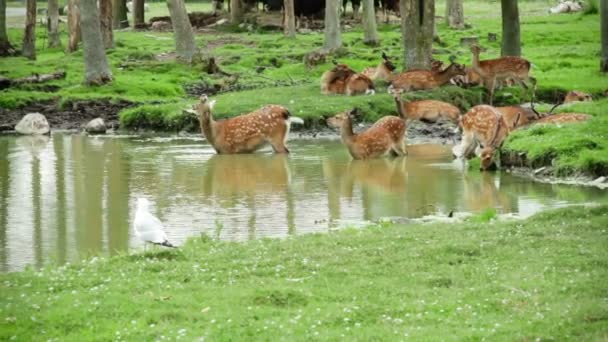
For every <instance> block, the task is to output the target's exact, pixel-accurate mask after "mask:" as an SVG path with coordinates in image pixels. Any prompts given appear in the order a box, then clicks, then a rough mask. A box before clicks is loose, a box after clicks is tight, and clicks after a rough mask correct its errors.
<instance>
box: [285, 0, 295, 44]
mask: <svg viewBox="0 0 608 342" xmlns="http://www.w3.org/2000/svg"><path fill="white" fill-rule="evenodd" d="M283 7H284V11H283V31H284V32H285V35H286V36H287V37H289V38H295V37H296V15H295V10H294V7H293V0H285V1H284V2H283Z"/></svg>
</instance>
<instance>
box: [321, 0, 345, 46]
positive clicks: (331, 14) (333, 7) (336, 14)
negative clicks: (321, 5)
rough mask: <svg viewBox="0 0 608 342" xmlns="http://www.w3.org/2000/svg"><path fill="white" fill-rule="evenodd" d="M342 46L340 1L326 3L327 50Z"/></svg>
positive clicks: (331, 0)
mask: <svg viewBox="0 0 608 342" xmlns="http://www.w3.org/2000/svg"><path fill="white" fill-rule="evenodd" d="M341 46H342V36H341V34H340V0H327V1H326V2H325V43H324V45H323V48H324V49H325V50H334V49H337V48H339V47H341Z"/></svg>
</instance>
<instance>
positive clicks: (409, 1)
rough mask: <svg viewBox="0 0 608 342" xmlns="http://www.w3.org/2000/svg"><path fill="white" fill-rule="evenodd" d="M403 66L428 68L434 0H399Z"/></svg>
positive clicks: (431, 43)
mask: <svg viewBox="0 0 608 342" xmlns="http://www.w3.org/2000/svg"><path fill="white" fill-rule="evenodd" d="M400 12H401V30H402V34H403V46H404V50H405V58H404V63H405V68H406V69H408V70H412V69H430V68H431V57H432V48H433V32H434V30H435V0H401V7H400Z"/></svg>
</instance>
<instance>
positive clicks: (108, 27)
mask: <svg viewBox="0 0 608 342" xmlns="http://www.w3.org/2000/svg"><path fill="white" fill-rule="evenodd" d="M99 25H100V27H101V37H102V38H103V46H104V47H105V48H106V49H112V48H113V47H114V33H113V32H112V0H99Z"/></svg>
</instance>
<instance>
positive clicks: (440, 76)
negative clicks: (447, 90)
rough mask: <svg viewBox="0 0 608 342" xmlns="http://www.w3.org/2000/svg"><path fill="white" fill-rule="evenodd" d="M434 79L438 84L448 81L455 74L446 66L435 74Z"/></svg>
mask: <svg viewBox="0 0 608 342" xmlns="http://www.w3.org/2000/svg"><path fill="white" fill-rule="evenodd" d="M435 75H436V76H435V80H437V81H438V82H439V84H445V83H448V82H449V81H450V79H451V78H452V77H454V76H455V74H454V72H453V71H452V69H451V68H449V67H448V68H447V69H445V70H442V71H440V72H438V73H436V74H435Z"/></svg>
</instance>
